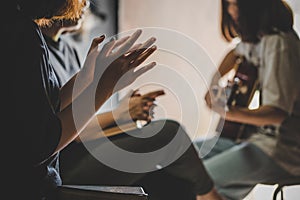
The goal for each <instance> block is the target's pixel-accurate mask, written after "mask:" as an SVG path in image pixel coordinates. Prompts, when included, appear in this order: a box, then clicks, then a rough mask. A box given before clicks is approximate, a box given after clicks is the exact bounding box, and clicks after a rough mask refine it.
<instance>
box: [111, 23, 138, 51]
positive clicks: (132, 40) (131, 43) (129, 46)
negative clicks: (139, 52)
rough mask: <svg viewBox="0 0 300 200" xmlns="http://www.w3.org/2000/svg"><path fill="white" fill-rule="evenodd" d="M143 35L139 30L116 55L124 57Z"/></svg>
mask: <svg viewBox="0 0 300 200" xmlns="http://www.w3.org/2000/svg"><path fill="white" fill-rule="evenodd" d="M141 34H142V30H140V29H139V30H137V31H135V32H134V33H133V34H132V35H131V36H130V37H129V38H128V40H126V42H125V43H123V44H122V46H120V48H119V50H118V51H116V54H118V55H123V54H125V53H126V52H127V51H128V50H129V49H130V48H131V47H132V46H133V44H134V43H135V42H136V40H137V39H138V38H139V37H140V35H141Z"/></svg>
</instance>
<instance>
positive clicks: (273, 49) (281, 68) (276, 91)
mask: <svg viewBox="0 0 300 200" xmlns="http://www.w3.org/2000/svg"><path fill="white" fill-rule="evenodd" d="M265 45H266V46H265V51H264V54H263V66H262V70H260V76H261V77H263V78H261V83H262V105H270V106H274V107H277V108H280V109H282V110H284V111H286V112H288V113H290V112H291V111H292V109H293V102H294V101H295V98H296V97H295V95H296V94H297V92H296V91H294V90H295V89H296V88H298V87H296V86H297V81H296V80H297V77H296V76H295V73H296V70H295V69H296V68H297V65H298V64H297V63H296V62H297V61H296V60H295V59H297V58H296V57H297V56H299V55H298V54H297V53H295V52H299V49H293V48H292V47H291V46H289V45H288V44H287V42H286V41H285V39H284V38H283V37H282V36H278V35H275V36H272V37H271V38H270V39H269V40H267V41H266V43H265ZM295 56H296V57H295Z"/></svg>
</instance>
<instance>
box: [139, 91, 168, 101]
mask: <svg viewBox="0 0 300 200" xmlns="http://www.w3.org/2000/svg"><path fill="white" fill-rule="evenodd" d="M164 94H165V92H164V91H163V90H156V91H153V92H149V93H147V94H144V95H143V97H144V98H151V99H155V98H156V97H158V96H161V95H164Z"/></svg>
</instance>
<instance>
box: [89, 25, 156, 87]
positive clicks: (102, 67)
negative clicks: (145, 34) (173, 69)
mask: <svg viewBox="0 0 300 200" xmlns="http://www.w3.org/2000/svg"><path fill="white" fill-rule="evenodd" d="M141 33H142V31H141V30H137V31H136V32H134V33H133V34H132V35H131V36H129V37H124V38H121V39H119V40H112V41H110V42H108V43H106V44H105V45H104V46H103V48H102V49H101V51H100V52H99V54H98V55H97V59H96V68H95V78H94V79H95V81H98V82H97V84H98V86H100V88H101V89H105V90H107V91H108V92H110V93H113V92H116V91H118V90H120V89H122V88H124V87H126V86H128V85H129V84H131V83H132V82H133V81H135V80H136V79H137V78H138V77H139V76H140V75H142V74H143V73H145V72H147V71H148V70H150V69H152V68H153V67H154V66H155V65H156V63H155V62H152V63H150V64H147V65H145V66H143V67H141V68H140V69H138V70H136V68H137V67H138V66H139V65H140V64H142V63H143V62H144V61H145V60H146V59H147V58H148V57H149V56H150V55H151V54H152V53H153V52H154V51H155V50H156V46H154V45H152V44H153V43H154V42H155V38H150V39H149V40H147V41H146V42H144V43H142V44H135V45H134V43H135V42H136V40H137V39H138V38H139V36H140V35H141ZM92 53H93V52H92ZM115 86H116V87H115Z"/></svg>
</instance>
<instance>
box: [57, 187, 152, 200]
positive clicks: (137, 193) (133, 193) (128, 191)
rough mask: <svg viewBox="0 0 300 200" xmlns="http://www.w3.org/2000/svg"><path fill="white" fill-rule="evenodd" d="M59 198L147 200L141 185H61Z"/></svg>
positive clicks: (62, 199)
mask: <svg viewBox="0 0 300 200" xmlns="http://www.w3.org/2000/svg"><path fill="white" fill-rule="evenodd" d="M58 196H59V200H147V199H148V195H147V194H146V193H145V192H144V190H143V188H142V187H130V186H89V185H62V186H60V187H59V188H58Z"/></svg>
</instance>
